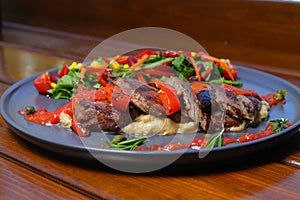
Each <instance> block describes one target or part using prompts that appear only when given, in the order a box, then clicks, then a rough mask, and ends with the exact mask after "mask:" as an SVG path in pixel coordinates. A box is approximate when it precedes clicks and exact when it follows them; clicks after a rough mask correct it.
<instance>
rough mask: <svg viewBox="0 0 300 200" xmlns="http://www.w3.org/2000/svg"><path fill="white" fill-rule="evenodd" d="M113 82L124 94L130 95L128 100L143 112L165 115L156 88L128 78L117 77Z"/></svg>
mask: <svg viewBox="0 0 300 200" xmlns="http://www.w3.org/2000/svg"><path fill="white" fill-rule="evenodd" d="M115 84H116V85H117V86H118V87H119V88H120V89H121V91H122V92H123V93H124V94H125V95H127V96H130V102H131V103H132V104H133V105H135V106H136V107H138V108H139V109H140V110H142V111H143V112H144V113H147V114H149V113H150V114H152V115H154V116H165V110H164V108H163V107H162V105H161V101H160V99H159V97H158V95H157V89H156V88H154V87H151V86H149V85H146V84H144V83H142V82H140V81H138V80H136V79H130V78H118V79H117V80H116V81H115Z"/></svg>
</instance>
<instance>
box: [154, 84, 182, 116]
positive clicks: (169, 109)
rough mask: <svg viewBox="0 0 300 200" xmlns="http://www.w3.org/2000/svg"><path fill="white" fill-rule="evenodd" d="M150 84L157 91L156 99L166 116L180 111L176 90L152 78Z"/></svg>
mask: <svg viewBox="0 0 300 200" xmlns="http://www.w3.org/2000/svg"><path fill="white" fill-rule="evenodd" d="M150 83H152V84H154V85H155V87H156V88H158V89H159V92H158V97H159V98H160V100H161V102H162V104H163V107H164V108H165V110H166V114H167V115H171V114H174V113H176V112H177V111H179V110H180V101H179V98H178V96H177V93H176V90H175V89H174V88H172V87H171V86H169V85H167V84H165V83H164V82H162V81H160V80H158V79H156V78H152V79H151V80H150Z"/></svg>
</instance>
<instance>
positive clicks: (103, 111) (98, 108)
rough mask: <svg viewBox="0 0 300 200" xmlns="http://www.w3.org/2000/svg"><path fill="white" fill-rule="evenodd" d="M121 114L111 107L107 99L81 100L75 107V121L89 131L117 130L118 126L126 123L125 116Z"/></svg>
mask: <svg viewBox="0 0 300 200" xmlns="http://www.w3.org/2000/svg"><path fill="white" fill-rule="evenodd" d="M121 116H122V114H121V113H120V112H119V111H117V110H115V109H113V108H112V107H111V105H110V104H109V102H108V101H97V102H90V101H86V100H82V101H81V102H80V103H79V104H78V105H77V106H76V108H75V117H76V120H77V122H78V123H80V124H81V126H82V127H83V128H86V129H88V130H90V131H92V130H100V131H113V132H116V131H119V130H120V127H119V126H122V125H124V124H126V123H127V122H126V118H122V117H121ZM122 120H123V121H122Z"/></svg>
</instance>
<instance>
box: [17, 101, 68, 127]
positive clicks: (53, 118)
mask: <svg viewBox="0 0 300 200" xmlns="http://www.w3.org/2000/svg"><path fill="white" fill-rule="evenodd" d="M19 113H20V114H23V115H25V112H24V110H20V111H19ZM61 113H66V114H68V115H70V116H72V103H71V102H70V103H68V104H66V105H64V106H62V107H60V108H58V109H57V110H55V111H51V112H48V111H47V110H46V108H39V109H38V110H37V111H36V112H34V113H33V114H29V115H25V116H24V117H25V119H26V120H28V121H31V122H34V123H37V124H44V125H52V124H57V123H59V118H60V114H61Z"/></svg>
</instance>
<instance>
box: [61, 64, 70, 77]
mask: <svg viewBox="0 0 300 200" xmlns="http://www.w3.org/2000/svg"><path fill="white" fill-rule="evenodd" d="M68 73H69V68H68V67H67V65H66V64H64V65H63V67H62V68H61V69H60V71H59V72H58V75H59V76H60V77H62V76H64V75H66V74H68Z"/></svg>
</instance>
